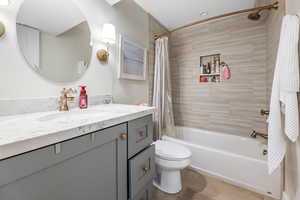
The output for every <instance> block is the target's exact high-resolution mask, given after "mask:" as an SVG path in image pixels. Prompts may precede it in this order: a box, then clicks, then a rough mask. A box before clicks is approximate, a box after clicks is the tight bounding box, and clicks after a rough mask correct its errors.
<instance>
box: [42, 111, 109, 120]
mask: <svg viewBox="0 0 300 200" xmlns="http://www.w3.org/2000/svg"><path fill="white" fill-rule="evenodd" d="M107 114H108V113H105V112H101V111H98V110H73V111H68V112H59V113H52V114H48V115H45V116H42V117H39V118H38V121H40V122H47V121H53V120H59V121H61V120H64V121H69V120H79V119H84V118H85V119H86V118H90V117H98V116H105V115H107Z"/></svg>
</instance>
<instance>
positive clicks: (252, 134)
mask: <svg viewBox="0 0 300 200" xmlns="http://www.w3.org/2000/svg"><path fill="white" fill-rule="evenodd" d="M257 136H260V137H262V138H264V139H266V140H268V138H269V137H268V135H267V134H263V133H259V132H256V131H255V130H253V131H252V133H251V134H250V137H252V138H257Z"/></svg>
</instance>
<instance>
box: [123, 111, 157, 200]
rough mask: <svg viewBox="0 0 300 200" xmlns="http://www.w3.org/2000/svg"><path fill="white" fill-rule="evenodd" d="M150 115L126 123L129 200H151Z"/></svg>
mask: <svg viewBox="0 0 300 200" xmlns="http://www.w3.org/2000/svg"><path fill="white" fill-rule="evenodd" d="M152 143H153V120H152V115H149V116H146V117H143V118H140V119H136V120H133V121H130V122H128V158H129V160H128V167H129V168H128V179H129V180H128V182H129V199H130V200H151V199H152V187H153V186H152V181H153V178H154V175H155V147H154V145H152Z"/></svg>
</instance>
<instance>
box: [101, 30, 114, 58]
mask: <svg viewBox="0 0 300 200" xmlns="http://www.w3.org/2000/svg"><path fill="white" fill-rule="evenodd" d="M102 42H103V43H105V45H106V49H100V50H98V51H97V57H98V59H99V60H100V61H102V62H107V60H108V58H109V46H110V45H113V44H115V43H116V28H115V26H114V25H112V24H104V25H103V28H102Z"/></svg>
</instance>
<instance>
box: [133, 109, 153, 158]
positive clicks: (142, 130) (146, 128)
mask: <svg viewBox="0 0 300 200" xmlns="http://www.w3.org/2000/svg"><path fill="white" fill-rule="evenodd" d="M152 142H153V121H152V115H149V116H146V117H143V118H140V119H137V120H133V121H130V122H128V157H129V158H131V157H132V156H134V155H135V154H136V153H138V152H140V151H141V150H143V149H144V148H146V147H147V146H149V145H150V144H151V143H152Z"/></svg>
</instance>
